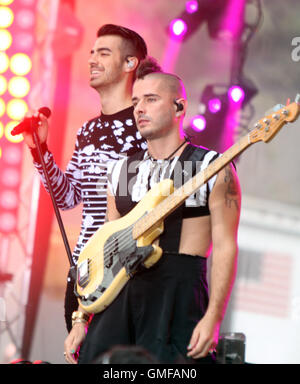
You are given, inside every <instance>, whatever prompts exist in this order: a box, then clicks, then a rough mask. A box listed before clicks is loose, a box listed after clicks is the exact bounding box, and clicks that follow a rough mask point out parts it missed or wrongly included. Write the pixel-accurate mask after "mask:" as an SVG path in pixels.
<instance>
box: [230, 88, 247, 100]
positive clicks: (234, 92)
mask: <svg viewBox="0 0 300 384" xmlns="http://www.w3.org/2000/svg"><path fill="white" fill-rule="evenodd" d="M228 96H229V98H230V100H232V101H233V102H234V103H241V102H242V101H243V100H244V98H245V92H244V90H243V89H242V88H241V87H239V86H238V85H234V86H232V87H230V88H229V90H228Z"/></svg>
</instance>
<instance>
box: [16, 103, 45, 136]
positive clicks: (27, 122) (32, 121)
mask: <svg viewBox="0 0 300 384" xmlns="http://www.w3.org/2000/svg"><path fill="white" fill-rule="evenodd" d="M39 113H42V114H43V115H44V116H46V117H47V119H48V118H49V117H50V116H51V111H50V109H49V108H48V107H42V108H40V109H39ZM39 121H40V118H39V117H25V119H24V120H23V121H22V122H21V123H20V124H18V125H16V126H15V127H14V129H13V130H12V131H11V135H12V136H16V135H19V134H20V133H22V132H26V131H30V130H31V128H32V127H34V126H37V124H38V122H39Z"/></svg>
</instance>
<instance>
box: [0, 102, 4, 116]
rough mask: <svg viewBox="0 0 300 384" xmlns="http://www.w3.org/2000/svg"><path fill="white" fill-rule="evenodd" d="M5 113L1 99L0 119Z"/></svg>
mask: <svg viewBox="0 0 300 384" xmlns="http://www.w3.org/2000/svg"><path fill="white" fill-rule="evenodd" d="M4 113H5V102H4V100H3V99H0V117H1V116H3V115H4Z"/></svg>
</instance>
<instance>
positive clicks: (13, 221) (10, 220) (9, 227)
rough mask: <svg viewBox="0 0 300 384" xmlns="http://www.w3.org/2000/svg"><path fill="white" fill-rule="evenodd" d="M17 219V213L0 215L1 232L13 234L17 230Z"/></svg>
mask: <svg viewBox="0 0 300 384" xmlns="http://www.w3.org/2000/svg"><path fill="white" fill-rule="evenodd" d="M16 226H17V218H16V215H15V213H10V212H3V213H1V214H0V232H6V233H9V232H12V231H13V230H14V229H16Z"/></svg>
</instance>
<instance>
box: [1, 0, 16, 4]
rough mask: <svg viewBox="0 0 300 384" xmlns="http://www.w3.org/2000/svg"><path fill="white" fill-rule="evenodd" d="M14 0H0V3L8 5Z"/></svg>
mask: <svg viewBox="0 0 300 384" xmlns="http://www.w3.org/2000/svg"><path fill="white" fill-rule="evenodd" d="M13 1H14V0H0V5H10V4H11V3H13Z"/></svg>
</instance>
